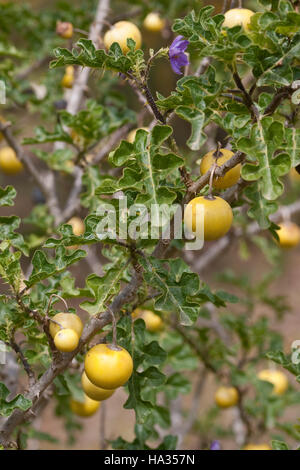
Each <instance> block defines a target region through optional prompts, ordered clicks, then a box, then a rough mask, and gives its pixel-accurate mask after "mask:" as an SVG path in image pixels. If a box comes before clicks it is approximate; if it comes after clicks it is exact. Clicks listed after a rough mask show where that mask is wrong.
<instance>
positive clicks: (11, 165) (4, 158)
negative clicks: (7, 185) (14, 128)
mask: <svg viewBox="0 0 300 470" xmlns="http://www.w3.org/2000/svg"><path fill="white" fill-rule="evenodd" d="M23 168H24V167H23V164H22V162H20V160H19V159H18V157H17V155H16V152H15V151H14V149H12V148H11V147H3V148H2V149H1V150H0V169H1V170H2V171H3V173H6V174H7V175H15V174H17V173H20V172H21V171H22V170H23Z"/></svg>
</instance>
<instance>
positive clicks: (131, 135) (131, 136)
mask: <svg viewBox="0 0 300 470" xmlns="http://www.w3.org/2000/svg"><path fill="white" fill-rule="evenodd" d="M139 129H143V130H144V131H149V129H148V127H138V128H137V129H132V131H130V132H129V134H128V135H127V138H126V140H127V142H130V143H131V144H133V142H134V140H135V136H136V133H137V131H138V130H139Z"/></svg>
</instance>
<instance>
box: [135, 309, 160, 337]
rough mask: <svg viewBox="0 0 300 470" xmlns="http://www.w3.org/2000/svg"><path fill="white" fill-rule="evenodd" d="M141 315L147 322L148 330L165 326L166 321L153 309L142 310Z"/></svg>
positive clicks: (157, 329)
mask: <svg viewBox="0 0 300 470" xmlns="http://www.w3.org/2000/svg"><path fill="white" fill-rule="evenodd" d="M140 316H141V318H142V319H143V320H144V322H145V323H146V328H147V330H149V331H152V332H155V331H159V330H161V329H162V328H163V325H164V322H163V321H162V319H161V318H160V316H158V315H156V313H154V312H152V311H151V310H142V312H141V314H140Z"/></svg>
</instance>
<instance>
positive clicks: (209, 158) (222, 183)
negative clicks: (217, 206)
mask: <svg viewBox="0 0 300 470" xmlns="http://www.w3.org/2000/svg"><path fill="white" fill-rule="evenodd" d="M214 153H215V150H212V151H211V152H208V153H207V154H206V155H204V157H203V158H202V160H201V164H200V171H201V174H202V175H205V173H207V172H208V171H209V170H210V168H211V167H212V165H213V164H214V163H215V162H216V163H217V165H218V166H222V165H223V164H224V163H225V162H227V161H228V160H230V158H231V157H232V156H233V155H234V153H233V152H231V150H227V149H220V154H221V155H220V157H218V158H217V159H216V158H215V156H214ZM240 176H241V164H240V163H239V164H238V165H236V166H234V167H233V168H232V169H231V170H229V171H227V173H226V174H225V175H224V176H222V177H220V178H218V177H214V179H213V187H214V188H217V189H226V188H230V187H231V186H233V185H235V184H236V183H237V182H238V180H239V178H240Z"/></svg>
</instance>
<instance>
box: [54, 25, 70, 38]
mask: <svg viewBox="0 0 300 470" xmlns="http://www.w3.org/2000/svg"><path fill="white" fill-rule="evenodd" d="M56 33H57V34H58V35H59V36H60V37H62V38H64V39H71V37H72V36H73V25H72V23H69V22H67V21H58V22H57V25H56Z"/></svg>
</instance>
